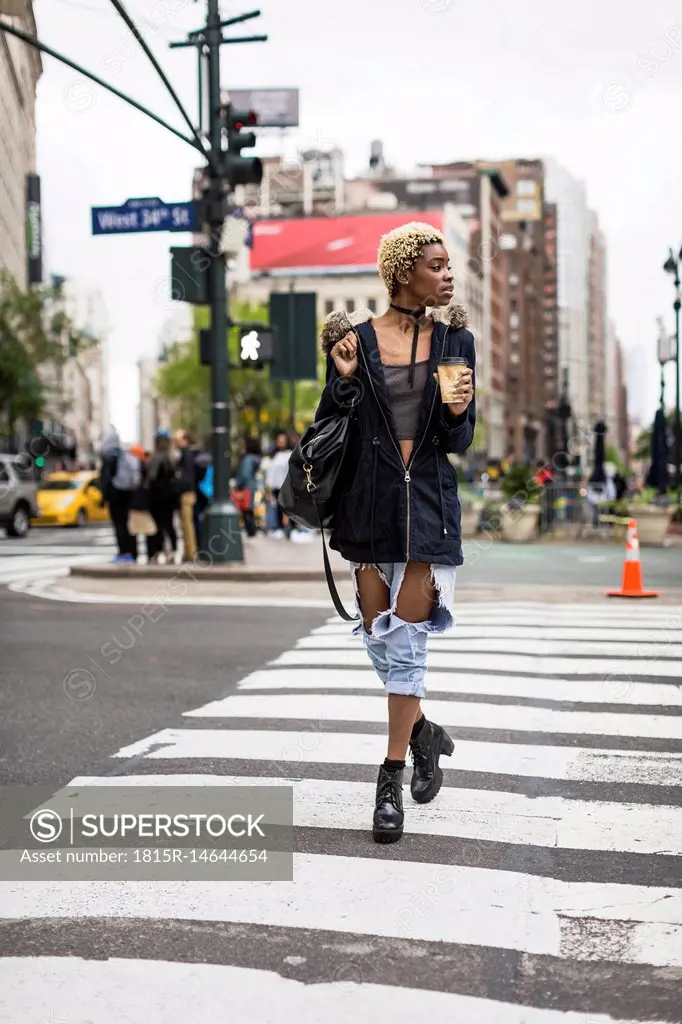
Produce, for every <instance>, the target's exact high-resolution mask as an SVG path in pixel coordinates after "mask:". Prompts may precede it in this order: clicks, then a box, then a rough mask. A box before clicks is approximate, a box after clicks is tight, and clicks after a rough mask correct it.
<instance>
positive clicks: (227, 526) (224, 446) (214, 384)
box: [200, 0, 244, 562]
mask: <svg viewBox="0 0 682 1024" xmlns="http://www.w3.org/2000/svg"><path fill="white" fill-rule="evenodd" d="M221 41H222V29H221V26H220V12H219V10H218V0H208V18H207V22H206V34H205V45H206V52H207V62H208V137H209V142H210V146H211V152H212V154H213V156H214V158H215V159H214V160H213V161H212V162H211V164H210V165H209V167H208V179H209V189H208V196H207V199H208V202H207V215H208V216H207V222H208V229H209V236H210V237H209V249H208V256H209V267H208V292H209V301H210V305H211V327H210V339H211V340H210V353H211V430H212V439H211V440H212V449H213V451H212V454H213V501H212V502H211V504H210V505H209V507H208V508H207V509H206V514H205V516H204V528H203V537H202V538H201V545H200V546H201V548H202V549H203V550H206V551H208V552H209V554H210V555H211V558H214V559H216V560H218V561H221V562H222V561H226V562H227V561H229V562H241V561H243V559H244V551H243V545H242V535H241V529H240V519H239V512H238V511H237V509H236V508H235V506H234V505H233V504H232V502H231V500H230V475H231V471H232V467H231V452H232V446H231V443H230V407H229V394H230V389H229V380H228V373H229V365H228V363H229V361H228V355H227V284H226V281H225V257H224V256H223V254H222V252H221V249H220V238H221V234H222V228H223V223H224V221H225V215H226V213H227V196H226V193H225V189H224V186H223V162H222V159H221V156H222V135H223V117H222V103H221V98H220V46H221ZM221 537H222V539H221ZM223 552H224V554H223Z"/></svg>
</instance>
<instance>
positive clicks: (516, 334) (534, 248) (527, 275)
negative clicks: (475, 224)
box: [494, 160, 548, 463]
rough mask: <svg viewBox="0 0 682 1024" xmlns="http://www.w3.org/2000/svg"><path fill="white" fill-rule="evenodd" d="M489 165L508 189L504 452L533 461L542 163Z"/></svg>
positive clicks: (503, 252)
mask: <svg viewBox="0 0 682 1024" xmlns="http://www.w3.org/2000/svg"><path fill="white" fill-rule="evenodd" d="M494 166H495V167H496V168H497V169H498V170H499V172H500V173H501V174H502V176H503V178H504V181H505V184H506V185H507V187H508V190H509V192H508V195H507V196H506V197H505V198H504V199H503V200H502V219H503V234H502V237H501V247H500V263H501V265H502V266H503V268H504V272H505V276H506V282H507V287H508V316H509V320H508V349H507V353H508V354H507V365H506V378H507V379H506V410H505V411H506V417H505V419H506V422H505V430H506V454H507V455H508V456H509V457H510V459H512V460H518V461H521V462H525V463H534V462H535V461H536V460H537V459H539V458H543V457H546V456H547V454H548V438H547V395H548V388H547V382H548V375H547V372H546V368H547V364H546V363H545V359H544V354H545V353H544V344H545V337H546V335H545V326H544V325H545V319H544V311H545V306H546V293H545V286H546V276H547V267H546V254H545V237H544V232H545V218H544V213H545V204H544V167H543V164H542V161H540V160H504V161H501V162H499V163H496V164H495V165H494Z"/></svg>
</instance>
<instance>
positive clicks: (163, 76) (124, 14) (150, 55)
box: [111, 0, 213, 163]
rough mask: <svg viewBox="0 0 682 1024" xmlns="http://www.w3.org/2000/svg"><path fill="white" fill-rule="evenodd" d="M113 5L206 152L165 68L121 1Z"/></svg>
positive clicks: (210, 160) (209, 156)
mask: <svg viewBox="0 0 682 1024" xmlns="http://www.w3.org/2000/svg"><path fill="white" fill-rule="evenodd" d="M111 3H112V5H113V6H114V8H115V9H116V10H117V11H118V13H119V14H120V16H121V17H122V18H123V20H124V22H125V23H126V25H127V26H128V28H129V29H130V31H131V32H132V34H133V35H134V36H135V38H136V40H137V41H138V43H139V44H140V46H141V47H142V50H143V51H144V53H145V54H146V56H147V57H148V58H149V60H150V61H151V63H152V66H153V67H154V70H155V71H156V73H157V74H158V76H159V78H160V79H161V81H162V82H163V84H164V85H165V87H166V89H167V90H168V92H169V93H170V95H171V97H172V99H173V101H174V103H175V105H176V106H177V108H178V110H179V111H180V113H181V114H182V116H183V118H184V119H185V122H186V124H187V125H188V127H189V129H190V131H191V133H192V135H193V136H194V138H195V139H196V141H197V144H198V146H199V147H200V148H201V150H202V152H205V148H204V143H203V140H202V138H201V136H200V135H199V133H198V132H197V130H196V128H195V127H194V123H193V121H192V119H191V118H190V116H189V114H188V113H187V111H186V110H185V108H184V106H183V104H182V101H181V100H180V98H179V96H178V94H177V93H176V91H175V89H174V88H173V86H172V85H171V83H170V82H169V81H168V78H167V76H166V73H165V71H164V70H163V68H162V67H161V65H160V64H159V62H158V60H157V59H156V57H155V56H154V54H153V53H152V51H151V50H150V49H149V47H148V46H147V43H146V41H145V39H144V37H143V36H142V35H141V34H140V32H139V31H138V29H137V26H136V25H135V22H134V21H133V20H132V18H131V17H130V15H129V14H128V12H127V11H126V9H125V7H124V6H123V4H122V3H121V2H120V0H111ZM206 157H207V159H208V160H209V162H211V163H213V154H211V153H206Z"/></svg>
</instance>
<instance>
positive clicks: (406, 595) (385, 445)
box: [315, 222, 476, 842]
mask: <svg viewBox="0 0 682 1024" xmlns="http://www.w3.org/2000/svg"><path fill="white" fill-rule="evenodd" d="M378 265H379V271H380V274H381V276H382V278H383V281H384V284H385V286H386V289H387V291H388V298H389V303H390V305H389V308H388V309H387V310H386V312H385V313H383V314H381V315H380V316H377V317H374V316H373V314H371V313H367V314H365V315H364V317H363V316H362V315H359V314H355V315H354V316H353V321H354V322H355V326H354V327H353V328H352V329H350V330H349V327H350V322H349V320H348V317H347V316H346V315H345V314H343V313H339V312H337V313H332V314H330V316H329V317H328V318H327V320H326V322H325V327H324V331H323V334H322V346H323V349H324V351H325V352H326V353H327V380H326V386H325V389H324V391H323V394H322V397H321V400H320V404H319V406H318V409H317V412H316V416H315V420H316V422H317V421H319V420H320V419H324V418H326V417H328V416H331V415H339V414H342V415H343V414H347V413H348V411H349V408H350V407H351V405H353V403H352V402H351V401H350V400H349V396H355V397H356V398H357V396H358V395H359V396H360V400H359V401H357V402H356V403H355V404H354V405H353V419H352V421H351V424H350V429H351V449H350V452H351V454H350V457H349V458H347V459H346V460H345V463H344V476H347V479H345V481H342V484H344V485H345V490H344V493H342V496H341V497H340V499H339V501H338V503H337V505H336V509H335V513H334V517H333V522H332V529H331V541H330V543H331V546H332V547H333V548H334V549H335V550H337V551H339V552H340V553H341V555H342V556H343V557H344V558H345V559H346V560H347V561H348V562H350V563H351V573H352V579H353V583H354V588H355V596H356V603H357V608H358V611H359V613H360V616H361V621H360V622H359V623H358V625H357V626H356V627H355V629H354V633H355V634H358V635H359V634H361V635H362V637H363V641H364V645H365V647H366V649H367V653H368V655H369V658H370V661H371V663H372V665H373V667H374V669H375V670H376V673H377V675H378V676H379V678H380V680H381V681H382V682H383V683H384V685H385V688H386V692H387V695H388V750H387V757H386V759H385V761H384V762H383V764H382V765H381V767H380V768H379V773H378V779H377V788H376V799H375V810H374V818H373V836H374V839H375V840H376V841H377V842H393V841H395V840H397V839H400V837H401V835H402V833H403V824H404V810H403V794H402V783H403V771H404V768H405V758H406V755H407V750H408V747H409V749H410V751H411V754H412V760H413V764H414V770H413V773H412V780H411V787H410V788H411V794H412V797H413V799H414V800H415V801H417V802H418V803H427V802H429V801H430V800H432V799H433V798H434V797H435V796H436V794H437V793H438V791H439V789H440V787H441V785H442V781H443V773H442V770H441V768H440V767H439V764H438V762H439V758H440V756H441V754H446V755H448V756H449V755H451V754H452V752H453V749H454V744H453V741H452V739H451V738H450V737H449V736H448V735H447V733H446V732H445V730H444V729H443V727H442V726H440V725H436V724H435V723H434V722H431V721H429V720H427V719H426V717H425V716H424V714H423V711H422V709H421V700H422V698H423V697H424V695H425V688H424V679H425V674H426V655H427V637H428V635H429V633H441V632H443V631H444V630H447V629H449V628H450V627H451V626H452V625H453V622H454V619H453V610H454V608H453V606H454V590H455V575H456V567H457V566H458V565H461V564H462V562H463V556H462V546H461V528H460V518H461V511H460V506H459V501H458V498H457V477H456V472H455V470H454V468H453V467H452V465H451V463H450V462H449V460H448V458H447V455H448V453H452V454H456V455H462V454H463V453H464V452H465V451H466V450H467V449H468V448H469V447H470V445H471V443H472V440H473V436H474V426H475V422H476V408H475V403H474V400H473V396H474V369H475V361H476V357H475V349H474V339H473V335H472V334H471V333H470V332H469V331H468V330H467V329H466V325H467V314H466V311H465V310H464V309H463V308H462V307H461V306H450V303H451V300H452V297H453V291H454V290H453V277H452V273H451V270H450V264H449V259H448V253H447V250H446V248H445V242H444V238H443V235H442V234H441V233H440V232H439V231H437V230H436V229H435V228H433V227H431V226H430V225H428V224H420V223H415V222H413V223H410V224H406V225H404V226H402V227H400V228H397V229H395V230H394V231H391V232H389V233H388V234H387V235H385V236H384V237H383V238H382V240H381V243H380V246H379V252H378ZM427 307H449V308H448V309H438V308H436V309H434V310H433V312H432V313H431V314H430V315H427V313H426V308H427ZM456 356H459V357H463V358H464V359H465V360H466V364H467V367H466V368H464V370H462V369H461V366H460V367H459V368H458V370H457V371H456V372H459V373H460V376H459V379H458V380H454V381H452V380H451V383H450V385H449V390H447V391H446V392H444V394H443V395H442V394H441V391H440V387H439V384H438V382H437V376H438V375H437V367H438V365H439V363H440V361H441V360H442V359H443V358H445V357H456ZM442 372H443V374H444V375H445V373H446V367H445V366H444V367H443V371H442ZM453 372H455V371H453ZM444 386H445V385H444Z"/></svg>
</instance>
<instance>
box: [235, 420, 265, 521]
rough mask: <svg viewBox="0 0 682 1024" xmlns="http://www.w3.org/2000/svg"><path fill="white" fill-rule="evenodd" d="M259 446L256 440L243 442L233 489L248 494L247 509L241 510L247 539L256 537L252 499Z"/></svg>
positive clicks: (251, 438)
mask: <svg viewBox="0 0 682 1024" xmlns="http://www.w3.org/2000/svg"><path fill="white" fill-rule="evenodd" d="M260 457H261V451H260V444H259V442H258V440H257V439H256V438H253V437H248V438H247V439H246V441H245V442H244V453H243V454H242V456H241V458H240V460H239V465H238V466H237V474H236V480H235V489H236V490H238V491H246V492H247V494H248V499H249V500H248V507H247V506H246V505H244V506H243V508H242V515H243V516H244V526H245V528H246V534H247V536H248V537H255V536H256V520H255V516H254V513H253V499H254V495H255V493H256V491H257V490H258V479H257V477H258V467H259V466H260Z"/></svg>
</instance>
